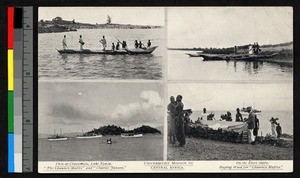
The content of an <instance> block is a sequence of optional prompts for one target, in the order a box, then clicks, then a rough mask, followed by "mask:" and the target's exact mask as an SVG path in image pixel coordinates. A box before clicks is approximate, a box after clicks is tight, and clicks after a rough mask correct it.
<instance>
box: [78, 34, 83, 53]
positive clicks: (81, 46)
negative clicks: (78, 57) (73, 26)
mask: <svg viewBox="0 0 300 178" xmlns="http://www.w3.org/2000/svg"><path fill="white" fill-rule="evenodd" d="M79 43H80V50H83V45H84V42H83V40H82V36H81V35H79Z"/></svg>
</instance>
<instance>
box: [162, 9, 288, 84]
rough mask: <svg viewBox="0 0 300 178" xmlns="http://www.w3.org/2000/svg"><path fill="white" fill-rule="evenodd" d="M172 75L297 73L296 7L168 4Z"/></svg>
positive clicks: (242, 77)
mask: <svg viewBox="0 0 300 178" xmlns="http://www.w3.org/2000/svg"><path fill="white" fill-rule="evenodd" d="M167 27H168V28H167V34H168V39H167V47H168V66H167V67H168V74H167V75H168V80H175V81H186V80H192V81H211V80H214V81H223V80H225V81H262V82H264V81H270V80H292V79H293V8H292V7H288V6H286V7H284V6H282V7H184V8H183V7H168V8H167Z"/></svg>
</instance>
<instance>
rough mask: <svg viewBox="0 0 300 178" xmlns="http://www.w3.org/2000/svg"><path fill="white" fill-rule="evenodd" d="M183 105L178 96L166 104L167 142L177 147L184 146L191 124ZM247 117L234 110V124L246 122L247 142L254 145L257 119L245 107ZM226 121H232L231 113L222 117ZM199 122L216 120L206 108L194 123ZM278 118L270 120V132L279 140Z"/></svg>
mask: <svg viewBox="0 0 300 178" xmlns="http://www.w3.org/2000/svg"><path fill="white" fill-rule="evenodd" d="M183 108H184V105H183V103H182V96H181V95H178V96H177V97H176V100H175V98H174V96H171V97H170V103H169V104H168V127H169V133H168V135H169V142H170V143H171V144H175V143H176V141H178V142H179V145H178V146H184V145H185V144H186V139H185V137H186V135H188V129H189V128H188V123H193V121H192V120H191V119H190V118H189V116H190V115H191V114H192V111H191V109H188V110H184V109H183ZM247 112H248V117H247V118H244V119H243V116H242V114H241V112H240V109H239V108H237V109H236V115H235V121H236V122H246V123H247V129H248V142H249V143H250V144H255V141H256V137H257V136H258V131H259V128H260V123H259V119H258V118H257V115H256V114H255V112H254V110H253V109H252V107H247ZM225 116H226V118H225ZM223 117H224V118H225V119H223V118H222V117H221V118H222V120H226V121H232V118H231V113H230V112H229V111H228V112H227V114H225V115H223ZM229 118H230V119H229ZM200 120H216V119H215V118H214V114H213V113H211V114H208V113H207V112H206V108H203V112H202V114H201V117H198V120H197V121H195V123H200ZM277 120H278V118H276V119H275V118H273V117H272V118H271V119H270V122H271V130H272V136H273V137H274V138H280V137H281V134H282V129H281V126H280V124H279V123H277Z"/></svg>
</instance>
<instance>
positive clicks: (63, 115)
mask: <svg viewBox="0 0 300 178" xmlns="http://www.w3.org/2000/svg"><path fill="white" fill-rule="evenodd" d="M74 104H75V103H73V104H67V103H58V104H53V105H50V111H49V112H48V113H47V114H48V115H50V116H51V117H54V118H56V119H55V120H53V123H55V124H70V125H79V124H82V123H83V122H84V121H99V122H101V120H103V118H104V116H103V115H101V114H93V113H91V112H89V111H87V109H86V108H80V107H78V106H75V105H74Z"/></svg>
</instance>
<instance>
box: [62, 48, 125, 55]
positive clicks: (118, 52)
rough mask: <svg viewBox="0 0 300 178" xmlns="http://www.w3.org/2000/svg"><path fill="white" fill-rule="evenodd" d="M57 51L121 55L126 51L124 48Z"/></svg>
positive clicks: (63, 52)
mask: <svg viewBox="0 0 300 178" xmlns="http://www.w3.org/2000/svg"><path fill="white" fill-rule="evenodd" d="M57 51H58V52H59V53H60V54H108V55H122V54H127V51H125V50H117V51H112V50H105V51H103V50H94V51H92V50H88V49H85V50H73V49H65V50H63V49H62V50H59V49H57Z"/></svg>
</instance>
